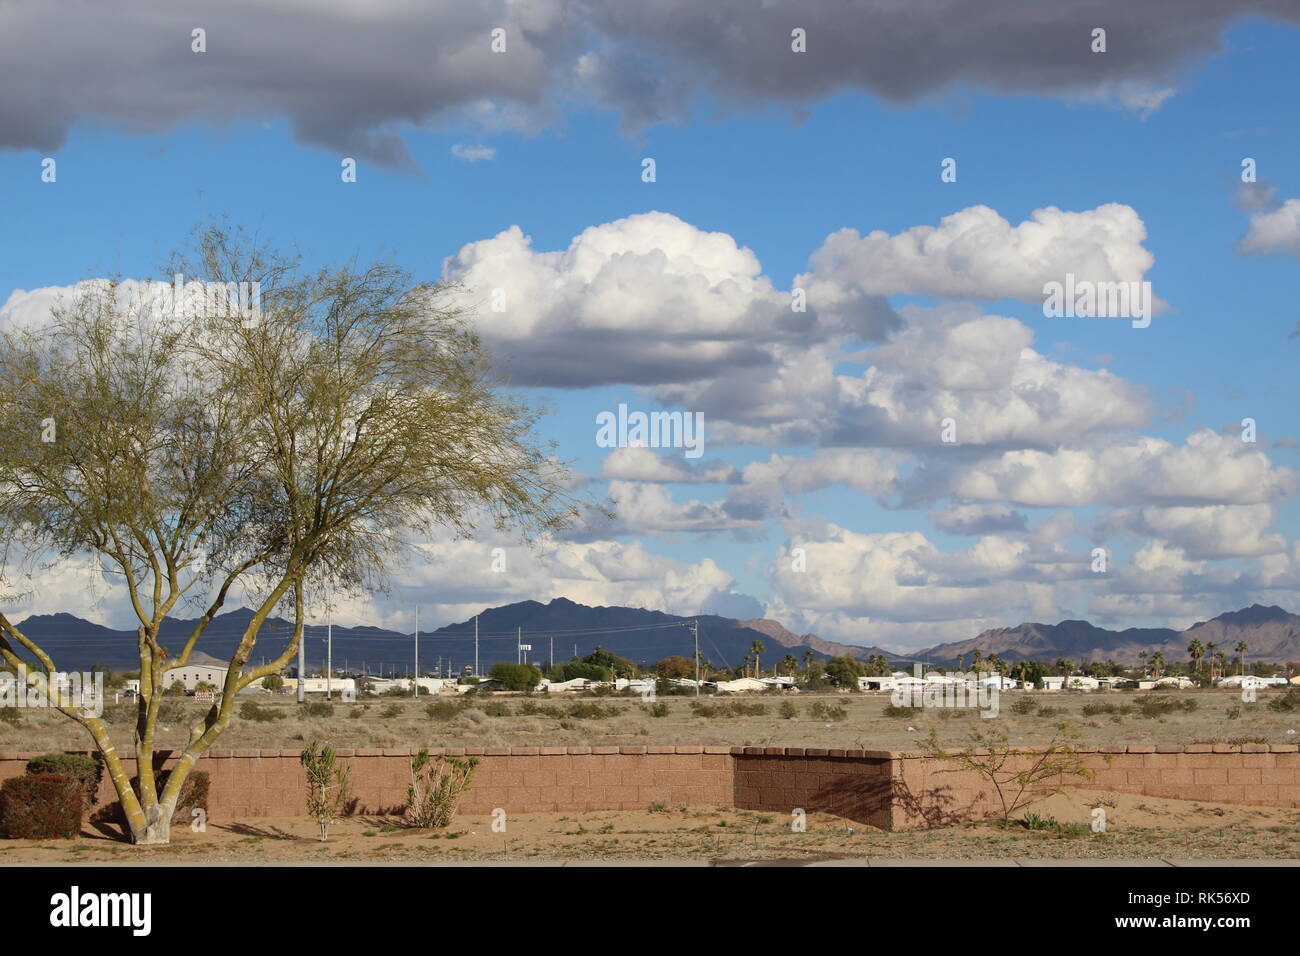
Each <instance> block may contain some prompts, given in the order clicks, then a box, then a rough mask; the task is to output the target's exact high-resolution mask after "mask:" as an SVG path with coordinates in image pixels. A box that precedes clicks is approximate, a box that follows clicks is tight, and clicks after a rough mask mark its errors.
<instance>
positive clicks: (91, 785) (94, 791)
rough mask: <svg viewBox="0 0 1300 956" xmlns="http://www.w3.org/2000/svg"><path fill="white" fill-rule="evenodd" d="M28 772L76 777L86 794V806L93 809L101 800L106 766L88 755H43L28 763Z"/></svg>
mask: <svg viewBox="0 0 1300 956" xmlns="http://www.w3.org/2000/svg"><path fill="white" fill-rule="evenodd" d="M27 772H28V773H53V774H58V775H59V776H62V777H75V778H76V779H77V780H80V781H81V786H82V788H83V789H84V790H85V792H86V806H87V807H93V806H94V805H95V804H96V803H97V802H98V800H99V781H100V779H101V778H102V777H103V776H104V765H103V764H102V763H100V762H99V761H98V760H96V759H95V758H94V757H91V756H89V755H87V754H43V755H42V756H40V757H33V758H32V759H31V760H29V761H27Z"/></svg>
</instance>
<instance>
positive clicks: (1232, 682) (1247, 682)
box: [1214, 674, 1285, 687]
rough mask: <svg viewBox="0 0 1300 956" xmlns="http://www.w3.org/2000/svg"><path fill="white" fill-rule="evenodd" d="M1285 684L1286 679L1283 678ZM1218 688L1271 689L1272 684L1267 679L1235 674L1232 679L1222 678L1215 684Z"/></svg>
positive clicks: (1252, 675)
mask: <svg viewBox="0 0 1300 956" xmlns="http://www.w3.org/2000/svg"><path fill="white" fill-rule="evenodd" d="M1282 680H1283V683H1285V678H1282ZM1214 685H1215V686H1216V687H1270V686H1272V682H1271V681H1270V680H1269V679H1268V678H1267V677H1256V676H1255V675H1254V674H1234V675H1232V676H1231V677H1220V678H1219V679H1218V680H1216V681H1215V682H1214Z"/></svg>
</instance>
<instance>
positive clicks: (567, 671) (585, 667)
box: [533, 661, 614, 686]
mask: <svg viewBox="0 0 1300 956" xmlns="http://www.w3.org/2000/svg"><path fill="white" fill-rule="evenodd" d="M546 676H547V677H549V678H550V679H551V680H553V681H555V682H556V683H557V684H562V683H564V682H565V681H568V680H573V679H574V678H575V677H585V678H587V680H595V681H610V680H613V679H614V672H613V671H611V670H610V669H609V668H608V667H602V666H601V665H599V664H588V663H587V662H586V661H570V662H569V663H567V664H556V665H555V666H554V667H552V668H551V669H550V671H549V672H548V673H547V675H546ZM533 686H536V685H535V684H534V685H533Z"/></svg>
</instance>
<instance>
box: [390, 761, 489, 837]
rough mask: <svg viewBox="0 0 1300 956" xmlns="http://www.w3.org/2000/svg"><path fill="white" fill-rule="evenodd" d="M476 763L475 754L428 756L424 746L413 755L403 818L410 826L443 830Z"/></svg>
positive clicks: (467, 783) (449, 820)
mask: <svg viewBox="0 0 1300 956" xmlns="http://www.w3.org/2000/svg"><path fill="white" fill-rule="evenodd" d="M478 763H479V761H478V758H477V757H468V758H462V757H451V756H447V755H446V754H436V755H433V756H430V755H429V751H428V750H427V749H425V748H421V749H420V752H419V753H417V754H414V755H413V756H412V757H411V786H410V788H409V789H408V790H407V793H406V818H407V820H409V821H410V823H411V825H412V826H414V827H420V828H427V829H443V828H445V827H446V826H447V825H448V824H450V823H451V819H452V817H453V816H454V815H455V813H456V804H457V803H458V802H459V800H460V795H461V794H462V793H464V792H465V791H466V790H468V789H469V782H470V777H472V776H473V775H474V769H475V768H476V767H477V766H478Z"/></svg>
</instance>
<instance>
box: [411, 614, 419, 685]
mask: <svg viewBox="0 0 1300 956" xmlns="http://www.w3.org/2000/svg"><path fill="white" fill-rule="evenodd" d="M411 689H412V690H413V691H414V693H413V694H412V695H411V696H412V697H419V696H420V605H418V604H417V605H416V606H415V680H413V681H412V682H411Z"/></svg>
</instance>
